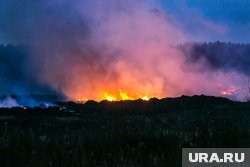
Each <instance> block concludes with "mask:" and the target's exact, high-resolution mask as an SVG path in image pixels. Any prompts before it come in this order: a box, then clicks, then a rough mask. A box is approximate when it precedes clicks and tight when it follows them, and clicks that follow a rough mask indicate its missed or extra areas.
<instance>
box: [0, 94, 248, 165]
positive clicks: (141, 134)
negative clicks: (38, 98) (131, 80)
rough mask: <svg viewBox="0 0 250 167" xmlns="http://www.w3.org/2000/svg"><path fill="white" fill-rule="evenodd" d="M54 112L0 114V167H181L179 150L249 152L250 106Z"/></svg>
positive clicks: (199, 102) (128, 104) (96, 107)
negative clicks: (242, 150)
mask: <svg viewBox="0 0 250 167" xmlns="http://www.w3.org/2000/svg"><path fill="white" fill-rule="evenodd" d="M58 105H59V107H50V108H33V109H32V108H28V109H27V108H12V109H0V166H1V167H5V166H6V167H7V166H9V167H13V166H25V167H30V166H36V167H40V166H41V167H47V166H53V167H57V166H58V167H64V166H65V167H70V166H74V167H77V166H83V167H85V166H86V167H88V166H104V167H106V166H107V167H111V166H117V167H118V166H119V167H127V166H135V167H138V166H139V167H140V166H150V167H151V166H171V167H180V166H181V148H183V147H250V103H240V102H233V101H230V100H228V99H224V98H216V97H207V96H194V97H184V96H183V97H180V98H175V99H171V98H168V99H162V100H158V99H151V100H150V101H149V102H145V101H141V100H137V101H123V102H107V101H103V102H100V103H96V102H94V101H89V102H87V103H85V104H76V103H72V102H68V103H58ZM73 111H74V112H73Z"/></svg>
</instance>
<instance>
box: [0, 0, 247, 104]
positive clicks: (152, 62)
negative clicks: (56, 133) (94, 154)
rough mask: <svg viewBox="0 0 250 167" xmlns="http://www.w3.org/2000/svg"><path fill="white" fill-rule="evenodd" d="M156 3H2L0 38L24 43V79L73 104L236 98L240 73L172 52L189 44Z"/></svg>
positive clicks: (11, 0)
mask: <svg viewBox="0 0 250 167" xmlns="http://www.w3.org/2000/svg"><path fill="white" fill-rule="evenodd" d="M158 2H159V1H153V0H152V1H150V0H147V1H142V0H127V1H116V0H108V1H103V0H76V1H69V0H56V1H49V0H43V1H39V2H38V1H34V0H27V1H25V2H22V1H20V0H1V4H2V8H1V10H0V11H1V13H0V17H1V18H0V20H1V22H0V35H1V36H3V38H4V39H5V40H6V41H8V42H10V43H25V44H26V45H27V46H28V52H29V57H28V58H27V62H26V63H25V66H24V67H25V69H26V72H27V73H25V75H26V76H30V77H31V78H32V80H34V81H36V83H38V84H37V85H39V86H40V85H47V86H48V87H49V89H52V90H55V91H56V92H61V93H62V94H64V95H66V96H67V97H68V98H69V99H71V100H78V99H85V98H86V99H94V100H101V99H105V98H106V96H107V95H112V96H116V97H118V98H119V94H120V93H121V92H126V94H127V96H130V97H133V98H137V97H142V96H145V95H148V96H150V97H166V96H179V95H182V94H187V95H192V94H208V95H220V94H222V95H227V94H228V95H230V96H232V97H235V98H236V97H237V98H238V97H240V96H239V95H241V93H240V92H241V91H242V90H241V88H242V85H241V84H239V80H241V79H242V78H243V77H245V76H244V74H240V73H239V72H237V71H236V70H231V71H224V70H223V69H222V70H221V69H217V70H211V69H210V68H209V67H207V66H208V62H207V59H205V58H204V59H199V60H198V61H188V60H187V56H186V54H184V53H183V52H182V51H181V50H180V49H179V47H177V46H178V44H181V43H184V41H187V40H188V39H187V38H186V37H185V34H183V33H182V32H181V30H180V28H179V27H178V26H176V25H178V24H176V20H175V19H174V17H172V16H171V15H170V14H167V12H166V11H165V10H164V9H162V8H161V6H160V4H159V3H158ZM187 50H188V49H187ZM187 50H186V51H187ZM190 51H192V50H191V49H190ZM17 59H18V58H17ZM3 82H4V81H3ZM223 91H224V92H223ZM226 93H227V94H226Z"/></svg>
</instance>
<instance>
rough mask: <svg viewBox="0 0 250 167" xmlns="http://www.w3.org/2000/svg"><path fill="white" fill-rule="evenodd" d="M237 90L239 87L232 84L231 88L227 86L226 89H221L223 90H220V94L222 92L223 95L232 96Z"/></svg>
mask: <svg viewBox="0 0 250 167" xmlns="http://www.w3.org/2000/svg"><path fill="white" fill-rule="evenodd" d="M236 90H237V88H235V87H233V86H231V87H229V88H227V89H225V90H221V91H220V92H219V94H220V95H223V96H232V95H234V94H235V92H236Z"/></svg>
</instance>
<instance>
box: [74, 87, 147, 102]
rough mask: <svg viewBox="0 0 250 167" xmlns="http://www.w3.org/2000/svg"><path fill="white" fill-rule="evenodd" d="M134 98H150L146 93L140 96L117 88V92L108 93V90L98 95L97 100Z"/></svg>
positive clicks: (84, 100) (84, 99) (80, 100)
mask: <svg viewBox="0 0 250 167" xmlns="http://www.w3.org/2000/svg"><path fill="white" fill-rule="evenodd" d="M136 99H141V100H145V101H148V100H150V97H149V96H148V95H145V96H140V95H138V94H136V96H131V95H129V94H128V93H126V92H124V91H122V90H121V89H119V92H118V91H117V93H110V92H109V93H104V94H103V95H101V96H100V98H99V100H98V101H101V100H107V101H118V100H136ZM88 100H90V99H87V98H83V97H79V98H78V102H86V101H88Z"/></svg>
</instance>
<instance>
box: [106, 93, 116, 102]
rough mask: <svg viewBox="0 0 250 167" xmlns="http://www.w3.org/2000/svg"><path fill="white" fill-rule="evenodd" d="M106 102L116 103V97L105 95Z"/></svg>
mask: <svg viewBox="0 0 250 167" xmlns="http://www.w3.org/2000/svg"><path fill="white" fill-rule="evenodd" d="M105 97H106V100H108V101H116V97H115V96H112V95H108V94H107V93H106V94H105Z"/></svg>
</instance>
